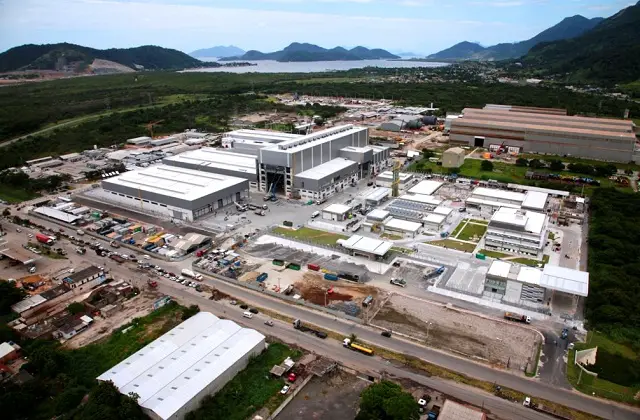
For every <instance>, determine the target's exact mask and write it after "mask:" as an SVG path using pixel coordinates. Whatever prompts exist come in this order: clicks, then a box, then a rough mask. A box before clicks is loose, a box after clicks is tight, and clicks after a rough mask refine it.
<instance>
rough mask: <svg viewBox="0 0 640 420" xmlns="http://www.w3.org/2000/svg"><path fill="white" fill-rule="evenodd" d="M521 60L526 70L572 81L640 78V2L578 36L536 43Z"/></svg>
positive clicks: (634, 79)
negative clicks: (560, 76)
mask: <svg viewBox="0 0 640 420" xmlns="http://www.w3.org/2000/svg"><path fill="white" fill-rule="evenodd" d="M520 61H521V63H522V65H523V66H524V69H525V70H526V71H531V70H535V71H537V72H539V73H540V74H560V75H563V76H564V77H566V79H567V80H569V81H572V80H575V81H585V80H587V81H588V80H596V81H599V82H606V83H611V84H614V83H620V82H631V81H638V80H640V2H638V3H637V4H635V5H633V6H629V7H627V8H625V9H622V10H621V11H619V12H618V13H616V14H615V15H613V16H611V17H609V18H607V19H605V20H603V21H602V22H601V23H600V24H598V25H597V26H596V27H595V28H593V29H592V30H590V31H588V32H585V33H584V34H582V35H580V36H578V37H575V38H571V39H565V40H560V41H554V42H543V43H540V44H537V45H535V46H534V47H533V48H531V50H530V51H529V52H528V53H527V55H525V56H524V57H522V58H521V59H520Z"/></svg>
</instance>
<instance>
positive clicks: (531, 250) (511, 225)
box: [485, 207, 549, 257]
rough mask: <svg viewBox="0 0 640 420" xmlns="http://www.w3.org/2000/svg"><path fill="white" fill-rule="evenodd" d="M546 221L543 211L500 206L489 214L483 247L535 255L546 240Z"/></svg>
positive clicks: (547, 219) (546, 217) (547, 220)
mask: <svg viewBox="0 0 640 420" xmlns="http://www.w3.org/2000/svg"><path fill="white" fill-rule="evenodd" d="M548 223H549V217H548V216H547V215H546V214H544V213H537V212H533V211H527V210H518V209H512V208H507V207H501V208H499V209H498V210H497V211H496V212H495V213H494V214H493V215H492V216H491V220H490V221H489V225H488V226H487V234H486V236H485V247H486V248H487V249H498V250H504V251H508V252H513V253H519V254H527V255H533V256H536V257H537V256H538V254H539V253H541V252H542V248H544V244H545V242H546V238H547V226H548Z"/></svg>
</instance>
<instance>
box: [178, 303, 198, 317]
mask: <svg viewBox="0 0 640 420" xmlns="http://www.w3.org/2000/svg"><path fill="white" fill-rule="evenodd" d="M198 312H200V307H199V306H198V305H191V306H189V307H188V308H186V309H185V310H183V311H182V320H183V321H185V320H187V319H189V318H191V317H192V316H194V315H195V314H197V313H198Z"/></svg>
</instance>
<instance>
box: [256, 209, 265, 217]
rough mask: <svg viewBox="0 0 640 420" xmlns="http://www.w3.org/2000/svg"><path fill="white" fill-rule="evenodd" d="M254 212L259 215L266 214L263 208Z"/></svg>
mask: <svg viewBox="0 0 640 420" xmlns="http://www.w3.org/2000/svg"><path fill="white" fill-rule="evenodd" d="M254 213H255V214H257V215H258V216H264V215H265V214H266V213H265V211H264V210H262V209H257V210H256V211H255V212H254Z"/></svg>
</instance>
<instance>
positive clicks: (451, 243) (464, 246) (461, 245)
mask: <svg viewBox="0 0 640 420" xmlns="http://www.w3.org/2000/svg"><path fill="white" fill-rule="evenodd" d="M425 244H429V245H435V246H441V247H443V248H451V249H457V250H458V251H464V252H473V250H474V249H475V248H476V245H475V244H469V243H467V242H460V241H456V240H455V239H443V240H440V241H431V242H425Z"/></svg>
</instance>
